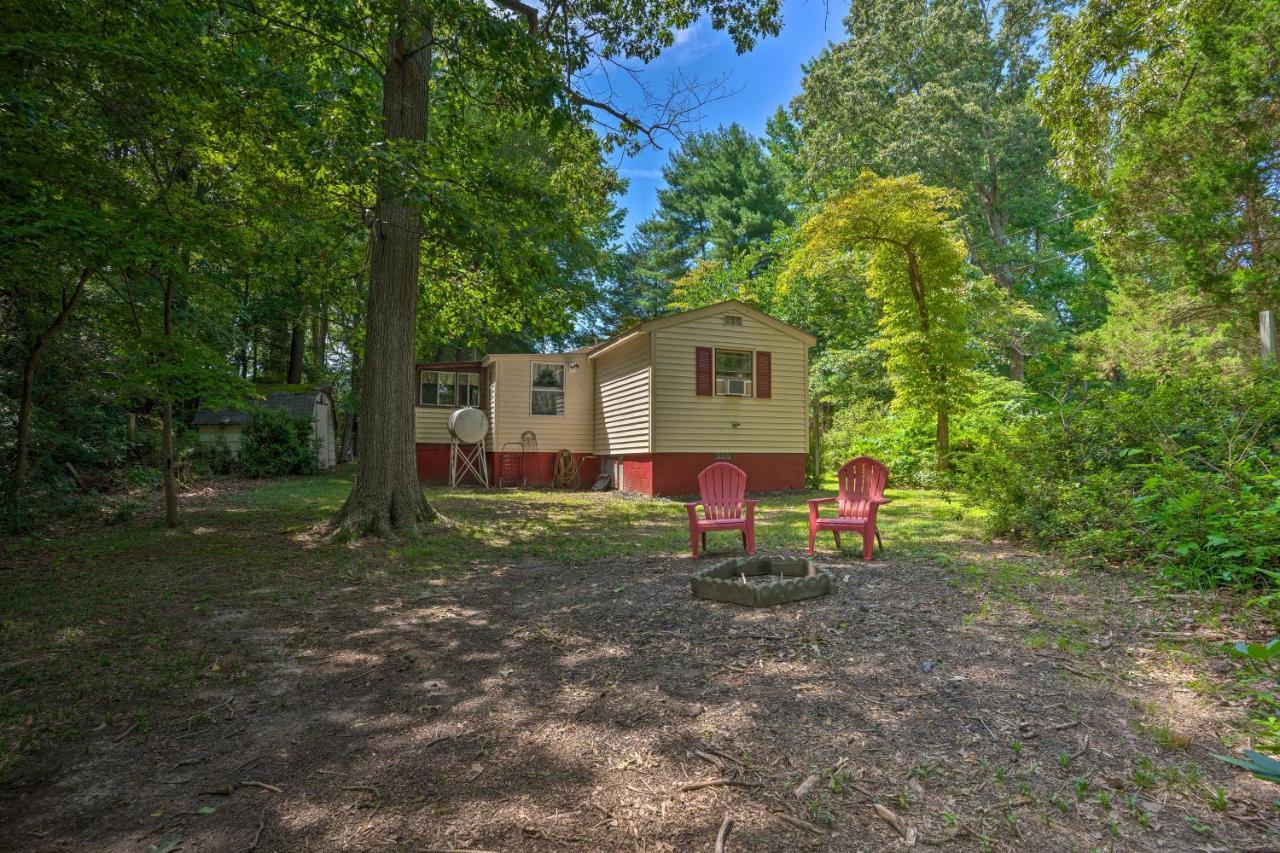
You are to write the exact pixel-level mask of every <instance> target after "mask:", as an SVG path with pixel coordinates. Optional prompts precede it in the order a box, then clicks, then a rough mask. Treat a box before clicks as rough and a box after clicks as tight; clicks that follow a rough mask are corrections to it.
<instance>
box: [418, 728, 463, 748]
mask: <svg viewBox="0 0 1280 853" xmlns="http://www.w3.org/2000/svg"><path fill="white" fill-rule="evenodd" d="M463 734H465V732H455V733H454V734H451V735H440V736H439V737H434V738H432V739H431V740H429V741H427V742H426V743H424V744H423V745H422V746H420V747H419V749H430V748H431V747H433V746H435V745H436V744H438V743H440V742H442V741H446V740H453V739H454V738H458V737H462V735H463Z"/></svg>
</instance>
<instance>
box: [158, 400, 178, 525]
mask: <svg viewBox="0 0 1280 853" xmlns="http://www.w3.org/2000/svg"><path fill="white" fill-rule="evenodd" d="M160 432H161V451H160V452H161V456H162V457H163V458H164V461H163V465H164V525H165V527H169V528H173V527H177V526H178V484H177V482H176V481H175V479H174V472H173V401H172V400H167V399H166V400H165V401H164V407H163V408H162V409H161V410H160Z"/></svg>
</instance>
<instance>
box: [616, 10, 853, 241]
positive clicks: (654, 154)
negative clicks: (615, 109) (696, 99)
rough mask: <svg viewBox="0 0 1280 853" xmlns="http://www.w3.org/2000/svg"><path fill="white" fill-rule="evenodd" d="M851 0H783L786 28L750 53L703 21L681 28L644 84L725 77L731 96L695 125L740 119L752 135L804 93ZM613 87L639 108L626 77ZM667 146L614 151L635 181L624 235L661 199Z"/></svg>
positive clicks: (660, 88) (663, 87)
mask: <svg viewBox="0 0 1280 853" xmlns="http://www.w3.org/2000/svg"><path fill="white" fill-rule="evenodd" d="M848 9H849V0H831V2H830V3H828V4H824V3H823V2H822V0H784V3H783V9H782V16H783V18H782V32H781V33H780V34H779V35H777V36H775V37H773V38H768V39H765V40H763V41H761V42H760V43H758V44H757V45H756V47H755V49H754V50H752V51H751V52H750V53H746V54H743V55H741V56H739V55H738V54H737V52H736V51H735V50H734V47H733V42H732V41H730V40H729V37H728V36H727V35H725V34H724V33H722V32H716V31H715V30H713V29H711V25H710V22H709V21H708V20H707V19H706V18H703V19H702V20H701V21H699V22H698V23H697V24H695V25H694V26H692V27H690V28H689V29H687V30H684V31H682V32H681V33H679V34H678V36H677V38H676V44H675V45H673V46H672V47H671V48H669V49H668V50H667V51H666V52H664V53H663V55H662V56H660V57H659V58H658V59H657V60H655V61H654V62H653V63H651V64H649V65H648V66H645V67H643V68H642V69H641V70H640V72H639V73H640V75H641V76H642V77H643V79H644V81H645V83H646V84H647V85H648V86H649V88H650V89H651V90H653V91H654V92H655V93H658V94H661V93H664V92H666V91H667V88H668V86H669V82H670V81H671V80H672V79H675V78H677V77H678V76H683V77H686V78H690V79H694V80H698V81H702V82H703V83H710V82H714V81H719V80H721V79H722V78H724V80H725V82H724V89H725V91H726V92H728V93H731V94H728V96H727V97H724V98H721V99H719V100H716V101H712V102H710V103H707V104H706V105H705V106H704V107H703V109H702V110H701V116H700V119H699V120H697V121H696V122H694V125H693V127H694V128H695V129H702V130H712V129H714V128H716V127H718V126H720V125H722V124H729V123H731V122H735V121H736V122H737V123H738V124H740V125H742V126H743V127H744V128H746V129H747V130H748V131H749V132H751V133H754V134H757V135H760V134H763V133H764V126H765V122H766V121H767V120H768V118H769V116H770V115H772V114H773V112H774V110H776V109H777V108H778V107H779V106H783V105H785V104H787V103H788V102H790V100H791V99H792V98H793V97H794V96H795V95H796V94H798V93H799V91H800V78H801V76H802V70H801V66H802V65H803V64H804V63H805V62H807V61H808V60H809V59H811V58H812V57H814V56H816V55H817V54H818V52H819V51H821V50H822V48H823V47H825V46H826V45H827V44H828V43H829V42H832V41H839V40H840V39H841V37H842V35H843V33H844V30H843V27H842V21H843V20H844V16H845V13H846V12H847V11H848ZM611 76H612V77H614V78H615V81H614V85H615V86H617V87H618V89H619V94H620V95H621V98H620V102H621V103H622V104H624V105H626V106H628V107H629V108H631V107H634V106H636V105H637V103H636V102H637V101H638V100H639V98H640V96H639V94H638V90H637V89H635V88H634V87H633V88H632V89H631V95H632V97H631V98H630V100H631V103H628V100H629V98H628V94H627V89H626V85H627V83H626V81H625V79H621V80H619V79H617V78H619V77H625V75H619V74H614V75H611ZM660 144H661V145H662V146H663V148H662V150H660V151H658V150H652V149H646V150H645V151H642V152H641V153H639V154H637V155H635V156H631V157H622V156H620V155H615V162H617V163H619V165H620V172H621V174H622V176H623V177H625V178H627V179H628V180H629V181H630V182H631V186H630V188H629V191H628V192H627V194H626V196H624V197H623V199H622V202H621V205H622V207H624V208H626V211H627V218H626V229H625V231H624V239H625V238H629V237H630V236H631V233H632V230H633V229H634V228H635V226H636V225H637V224H639V223H640V222H641V221H643V220H644V219H646V218H648V216H649V214H651V213H652V212H653V210H654V208H655V207H657V203H658V196H657V193H658V190H659V189H660V188H661V187H662V166H663V164H664V163H666V161H667V156H668V154H669V152H670V150H671V149H672V148H673V147H677V146H678V144H679V143H678V142H676V141H675V140H673V139H671V138H670V137H665V138H663V139H662V140H660Z"/></svg>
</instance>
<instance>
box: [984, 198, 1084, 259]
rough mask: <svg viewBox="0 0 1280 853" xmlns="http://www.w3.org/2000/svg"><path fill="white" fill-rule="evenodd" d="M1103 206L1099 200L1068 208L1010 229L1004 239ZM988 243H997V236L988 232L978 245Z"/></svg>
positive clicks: (1009, 238)
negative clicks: (1048, 217) (1055, 214)
mask: <svg viewBox="0 0 1280 853" xmlns="http://www.w3.org/2000/svg"><path fill="white" fill-rule="evenodd" d="M1101 206H1102V202H1100V201H1099V202H1094V203H1093V204H1090V205H1086V206H1085V207H1078V208H1076V209H1075V210H1068V211H1067V212H1066V213H1060V214H1058V215H1057V216H1055V217H1053V218H1052V219H1046V220H1045V221H1044V222H1037V223H1036V224H1035V225H1028V226H1026V227H1025V228H1019V229H1017V230H1016V231H1010V232H1009V233H1008V234H1005V235H1004V239H1006V240H1011V239H1013V238H1014V237H1016V236H1018V235H1019V234H1025V233H1027V232H1028V231H1034V230H1036V229H1038V228H1043V227H1044V226H1046V225H1052V224H1053V223H1055V222H1061V221H1062V220H1064V219H1068V218H1070V217H1072V216H1075V215H1076V214H1077V213H1084V212H1085V211H1086V210H1093V209H1094V208H1095V207H1101ZM986 244H990V245H992V246H994V245H996V241H995V238H994V237H992V236H991V235H989V234H988V235H986V236H984V237H983V238H982V240H981V241H979V242H978V243H977V244H976V245H979V246H981V245H986ZM1001 248H1003V247H1001Z"/></svg>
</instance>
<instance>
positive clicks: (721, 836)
mask: <svg viewBox="0 0 1280 853" xmlns="http://www.w3.org/2000/svg"><path fill="white" fill-rule="evenodd" d="M732 828H733V818H731V817H729V813H728V812H725V814H724V820H723V821H721V823H720V831H719V832H717V833H716V853H724V842H725V839H727V838H728V837H729V830H730V829H732Z"/></svg>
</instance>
